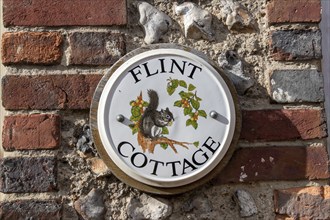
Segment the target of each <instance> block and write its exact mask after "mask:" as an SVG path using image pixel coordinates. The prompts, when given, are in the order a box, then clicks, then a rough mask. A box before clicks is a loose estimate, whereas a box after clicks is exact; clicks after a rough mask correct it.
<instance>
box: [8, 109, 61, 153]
mask: <svg viewBox="0 0 330 220" xmlns="http://www.w3.org/2000/svg"><path fill="white" fill-rule="evenodd" d="M60 126H61V122H60V116H59V115H50V114H35V115H12V116H7V117H5V119H4V126H3V132H2V146H3V148H4V149H5V150H7V151H12V150H36V149H55V148H57V147H59V146H60V137H61V133H60Z"/></svg>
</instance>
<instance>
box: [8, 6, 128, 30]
mask: <svg viewBox="0 0 330 220" xmlns="http://www.w3.org/2000/svg"><path fill="white" fill-rule="evenodd" d="M126 16H127V15H126V1H125V0H93V1H82V0H70V1H68V0H53V1H51V3H50V2H49V1H48V0H34V1H22V0H4V1H3V21H4V25H5V26H6V27H8V26H72V25H83V26H86V25H124V24H126V23H127V18H126Z"/></svg>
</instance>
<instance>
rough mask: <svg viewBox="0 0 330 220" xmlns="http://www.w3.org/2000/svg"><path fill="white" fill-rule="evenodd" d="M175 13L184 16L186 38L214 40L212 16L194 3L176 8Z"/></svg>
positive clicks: (186, 3)
mask: <svg viewBox="0 0 330 220" xmlns="http://www.w3.org/2000/svg"><path fill="white" fill-rule="evenodd" d="M175 13H176V14H177V15H182V16H183V24H184V33H185V37H187V38H191V39H195V40H199V39H201V38H204V39H205V40H214V33H213V31H212V27H211V26H212V14H211V13H210V12H208V11H206V10H204V9H202V8H200V7H198V6H197V5H196V4H194V3H192V2H185V3H183V4H181V5H178V6H176V7H175Z"/></svg>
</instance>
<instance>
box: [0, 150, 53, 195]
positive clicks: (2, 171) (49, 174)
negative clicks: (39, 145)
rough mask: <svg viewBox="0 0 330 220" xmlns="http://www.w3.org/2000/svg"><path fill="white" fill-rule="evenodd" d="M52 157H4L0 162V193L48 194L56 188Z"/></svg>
mask: <svg viewBox="0 0 330 220" xmlns="http://www.w3.org/2000/svg"><path fill="white" fill-rule="evenodd" d="M56 167H57V163H56V159H55V158H54V157H30V158H27V157H6V158H3V159H1V161H0V191H1V192H4V193H28V192H49V191H54V190H56V188H57V168H56Z"/></svg>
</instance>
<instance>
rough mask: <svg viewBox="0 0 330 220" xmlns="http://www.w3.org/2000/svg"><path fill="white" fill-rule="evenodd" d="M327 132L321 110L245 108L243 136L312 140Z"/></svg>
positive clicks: (283, 139) (282, 139)
mask: <svg viewBox="0 0 330 220" xmlns="http://www.w3.org/2000/svg"><path fill="white" fill-rule="evenodd" d="M326 135H327V133H326V123H325V118H324V114H323V111H321V110H315V109H298V110H288V109H287V110H285V109H282V110H254V111H243V122H242V131H241V139H244V140H247V141H286V140H296V139H303V140H309V139H315V138H323V137H326Z"/></svg>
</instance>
